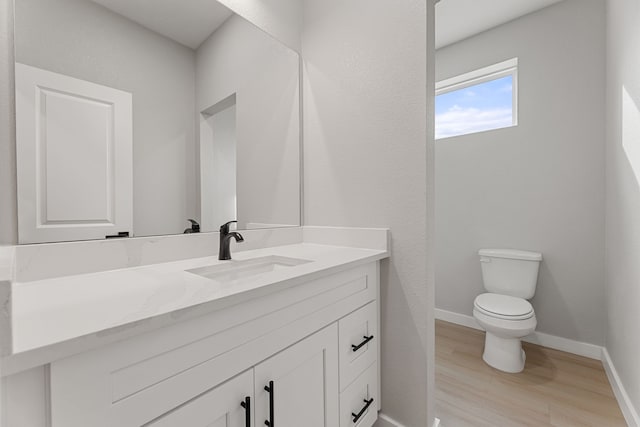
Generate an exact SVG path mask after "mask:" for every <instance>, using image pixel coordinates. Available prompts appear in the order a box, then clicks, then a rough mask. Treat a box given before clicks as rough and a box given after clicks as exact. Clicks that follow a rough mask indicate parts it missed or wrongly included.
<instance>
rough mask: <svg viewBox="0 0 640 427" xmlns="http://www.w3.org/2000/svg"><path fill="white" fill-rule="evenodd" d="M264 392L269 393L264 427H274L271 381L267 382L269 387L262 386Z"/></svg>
mask: <svg viewBox="0 0 640 427" xmlns="http://www.w3.org/2000/svg"><path fill="white" fill-rule="evenodd" d="M264 390H265V391H266V392H267V393H269V419H268V420H265V421H264V425H266V426H269V427H275V426H274V424H273V399H274V397H273V394H274V391H273V381H269V385H267V386H264Z"/></svg>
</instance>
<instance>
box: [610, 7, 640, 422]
mask: <svg viewBox="0 0 640 427" xmlns="http://www.w3.org/2000/svg"><path fill="white" fill-rule="evenodd" d="M638 23H640V3H638V1H637V0H609V1H608V2H607V24H608V30H607V144H606V147H607V149H606V159H607V165H606V166H607V167H606V171H607V180H606V182H607V200H606V207H607V210H606V215H607V221H606V247H607V263H606V271H607V301H606V307H607V309H608V322H607V342H606V346H607V350H608V351H609V354H610V356H611V359H612V360H613V363H614V365H615V367H616V370H617V371H618V375H619V376H620V380H621V381H622V383H623V385H624V387H625V389H626V391H627V393H628V394H629V397H630V399H631V402H632V404H633V405H634V406H635V411H636V413H640V363H639V362H638V357H639V356H638V355H640V334H639V333H638V327H639V326H640V310H638V302H640V50H639V47H640V25H638ZM636 416H637V415H636Z"/></svg>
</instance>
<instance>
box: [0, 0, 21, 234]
mask: <svg viewBox="0 0 640 427" xmlns="http://www.w3.org/2000/svg"><path fill="white" fill-rule="evenodd" d="M13 74H14V67H13V1H12V0H0V245H2V244H14V243H16V242H17V241H18V222H17V206H16V167H15V158H16V150H15V143H14V141H15V107H14V98H15V92H14V86H13Z"/></svg>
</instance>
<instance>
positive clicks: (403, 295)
mask: <svg viewBox="0 0 640 427" xmlns="http://www.w3.org/2000/svg"><path fill="white" fill-rule="evenodd" d="M428 3H429V4H430V3H431V2H425V1H423V0H415V1H409V0H407V1H402V2H397V1H393V0H378V1H375V2H371V1H368V0H353V1H348V2H345V1H342V0H322V1H320V0H307V1H305V8H304V14H303V33H302V57H303V62H304V65H303V68H304V73H303V79H304V85H303V87H304V89H303V102H304V108H303V111H304V212H305V217H304V223H305V225H335V226H353V227H362V226H363V227H389V228H390V229H391V239H392V243H391V259H390V261H387V262H385V263H383V266H382V271H381V287H382V334H381V335H382V412H383V413H385V414H386V415H388V416H390V417H391V418H393V419H396V420H397V421H399V422H400V423H402V424H404V425H407V426H411V427H418V426H427V425H430V424H431V420H432V419H433V415H434V414H433V411H432V410H431V407H429V406H428V404H427V403H428V402H429V400H428V399H427V395H428V393H429V392H430V388H431V386H432V380H433V377H432V374H433V370H432V369H431V368H432V365H431V363H432V361H433V357H432V351H433V346H432V337H433V330H432V327H433V326H432V322H431V321H430V315H431V311H432V306H433V300H432V299H431V298H430V292H431V288H432V285H433V282H432V281H431V276H430V273H431V271H430V269H429V265H430V264H429V263H430V260H431V259H432V258H431V257H428V255H431V254H428V252H427V251H428V247H430V245H431V243H432V240H431V237H432V236H431V235H430V232H429V231H430V228H429V225H428V221H427V220H428V216H429V219H431V211H430V210H428V205H429V206H431V199H430V196H431V194H432V193H431V192H430V189H431V181H432V180H431V174H432V172H433V169H432V168H431V167H430V166H428V162H429V164H430V162H431V160H432V159H431V157H430V156H429V160H427V156H428V154H429V153H430V149H431V147H432V139H431V138H432V137H431V135H432V133H431V127H430V125H429V118H428V117H429V116H428V114H427V111H428V110H427V105H428V104H430V103H431V95H430V94H431V93H432V91H433V89H432V88H433V75H432V72H431V70H432V67H433V64H432V63H430V62H428V61H427V58H431V57H432V56H431V55H432V53H433V51H432V48H431V46H432V43H433V38H432V32H433V24H432V19H433V16H432V14H433V8H432V7H429V8H427V4H428ZM427 38H429V43H428V42H427ZM432 399H433V395H431V400H432Z"/></svg>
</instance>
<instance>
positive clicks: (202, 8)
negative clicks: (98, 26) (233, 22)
mask: <svg viewBox="0 0 640 427" xmlns="http://www.w3.org/2000/svg"><path fill="white" fill-rule="evenodd" d="M92 1H93V2H95V3H98V4H100V5H102V6H104V7H106V8H107V9H110V10H112V11H113V12H115V13H117V14H119V15H122V16H124V17H126V18H129V19H130V20H132V21H134V22H137V23H138V24H140V25H142V26H143V27H146V28H148V29H150V30H152V31H155V32H156V33H160V34H162V35H163V36H166V37H168V38H170V39H172V40H175V41H177V42H178V43H181V44H183V45H185V46H187V47H190V48H191V49H196V48H197V47H198V46H200V44H201V43H202V42H203V41H205V40H206V39H207V37H209V36H210V35H211V33H213V32H214V31H215V30H216V28H218V27H219V26H220V25H222V23H223V22H224V21H226V20H227V18H229V16H231V14H232V13H233V12H231V11H230V10H229V9H227V8H226V7H225V6H223V5H221V4H220V3H218V2H217V1H213V0H180V1H176V0H92Z"/></svg>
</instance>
